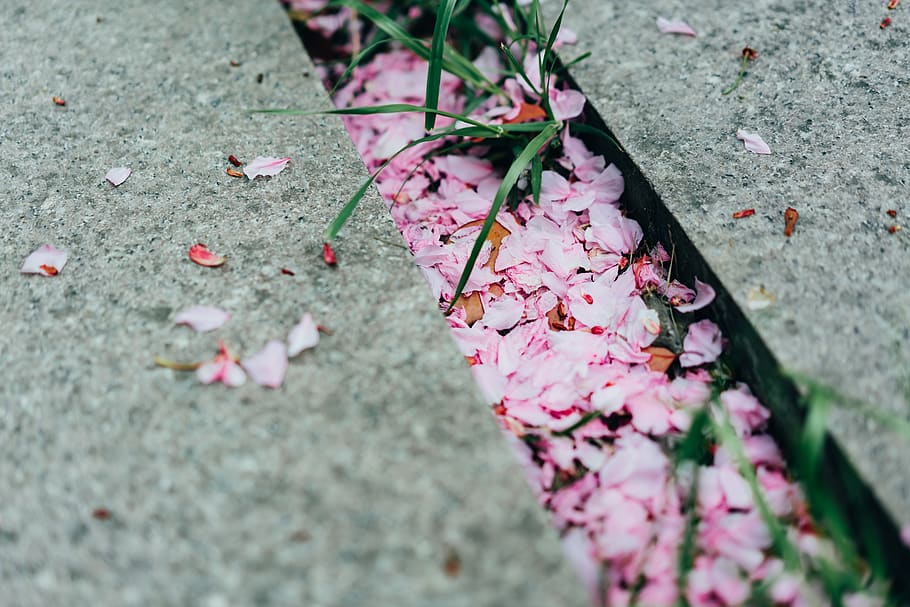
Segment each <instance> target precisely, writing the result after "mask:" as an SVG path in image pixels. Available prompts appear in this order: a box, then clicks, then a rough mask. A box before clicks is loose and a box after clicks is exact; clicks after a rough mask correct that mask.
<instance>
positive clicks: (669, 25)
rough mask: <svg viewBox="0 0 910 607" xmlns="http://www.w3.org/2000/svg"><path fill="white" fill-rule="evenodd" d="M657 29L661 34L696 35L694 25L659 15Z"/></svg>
mask: <svg viewBox="0 0 910 607" xmlns="http://www.w3.org/2000/svg"><path fill="white" fill-rule="evenodd" d="M657 29H658V30H659V31H660V33H661V34H682V35H683V36H692V37H693V38H694V37H695V35H696V34H695V30H694V29H692V26H690V25H689V24H688V23H686V22H685V21H681V20H679V19H664V18H663V17H658V18H657Z"/></svg>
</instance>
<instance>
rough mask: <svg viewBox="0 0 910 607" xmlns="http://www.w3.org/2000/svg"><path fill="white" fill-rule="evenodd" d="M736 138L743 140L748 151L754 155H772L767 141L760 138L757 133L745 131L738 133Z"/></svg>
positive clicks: (741, 130) (740, 130)
mask: <svg viewBox="0 0 910 607" xmlns="http://www.w3.org/2000/svg"><path fill="white" fill-rule="evenodd" d="M736 138H737V139H739V140H741V141H742V142H743V143H744V144H745V146H746V149H747V150H749V151H750V152H752V153H753V154H770V153H771V148H769V147H768V144H767V143H765V140H764V139H762V138H761V137H759V136H758V134H757V133H750V132H748V131H745V130H743V129H739V130H738V131H736Z"/></svg>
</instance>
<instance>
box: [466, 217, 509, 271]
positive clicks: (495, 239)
mask: <svg viewBox="0 0 910 607" xmlns="http://www.w3.org/2000/svg"><path fill="white" fill-rule="evenodd" d="M483 223H484V220H483V219H475V220H474V221H469V222H468V223H466V224H464V225H463V226H461V227H459V228H458V229H457V230H455V232H453V234H457V233H458V232H459V231H460V230H464V229H466V228H473V227H482V226H483ZM511 233H512V232H510V231H509V230H507V229H506V227H505V226H504V225H502V224H501V223H499V222H498V221H494V222H493V225H492V227H490V233H489V234H487V240H488V241H489V242H490V244H491V245H493V248H492V250H490V260H489V261H487V263H486V264H484V265H486V266H487V267H488V268H490V269H491V270H492V269H494V268H495V267H496V258H497V257H498V256H499V247H500V245H501V244H502V239H503V238H505V237H506V236H508V235H509V234H511Z"/></svg>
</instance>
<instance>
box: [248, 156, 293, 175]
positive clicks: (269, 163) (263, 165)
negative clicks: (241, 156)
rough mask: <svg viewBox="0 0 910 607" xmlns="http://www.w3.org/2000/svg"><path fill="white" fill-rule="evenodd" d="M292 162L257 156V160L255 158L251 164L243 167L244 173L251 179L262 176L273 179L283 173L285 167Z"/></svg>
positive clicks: (288, 159)
mask: <svg viewBox="0 0 910 607" xmlns="http://www.w3.org/2000/svg"><path fill="white" fill-rule="evenodd" d="M290 161H291V159H290V158H273V157H271V156H257V157H256V158H253V160H252V161H251V162H250V163H249V164H247V165H246V166H245V167H243V172H244V173H245V174H246V176H247V177H249V178H250V179H256V177H259V176H260V175H262V176H264V177H271V176H273V175H277V174H278V173H280V172H281V171H283V170H284V167H286V166H287V164H288V162H290Z"/></svg>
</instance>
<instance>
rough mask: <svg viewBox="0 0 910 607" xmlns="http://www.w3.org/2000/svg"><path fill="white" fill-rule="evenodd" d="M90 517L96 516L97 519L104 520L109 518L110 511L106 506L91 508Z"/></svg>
mask: <svg viewBox="0 0 910 607" xmlns="http://www.w3.org/2000/svg"><path fill="white" fill-rule="evenodd" d="M92 518H96V519H98V520H99V521H106V520H108V519H109V518H111V511H110V510H108V509H107V508H95V509H94V510H92Z"/></svg>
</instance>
